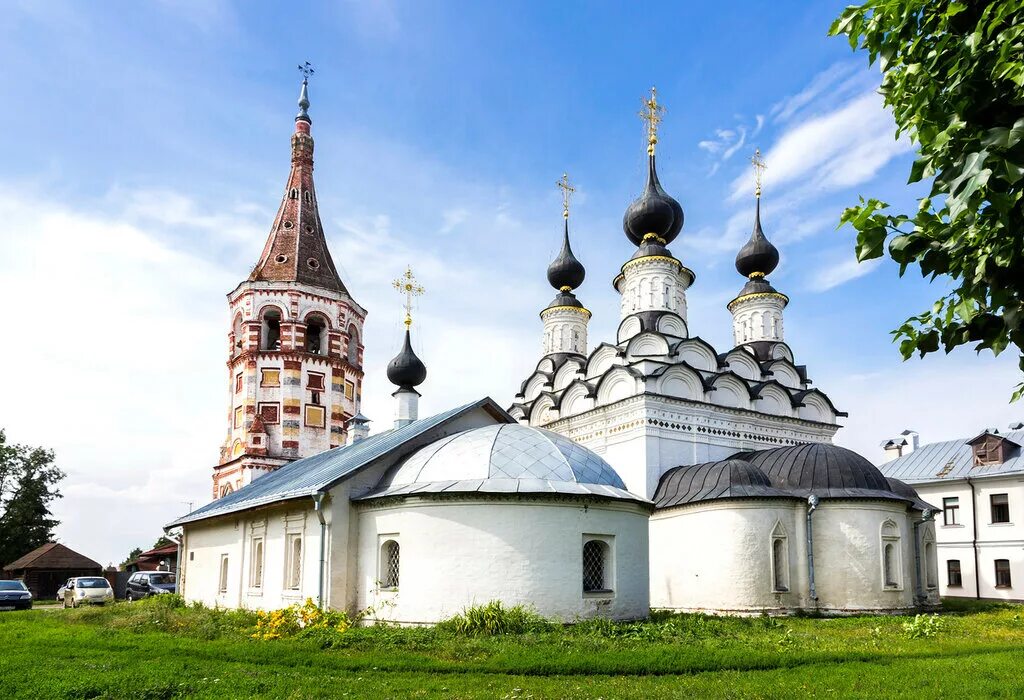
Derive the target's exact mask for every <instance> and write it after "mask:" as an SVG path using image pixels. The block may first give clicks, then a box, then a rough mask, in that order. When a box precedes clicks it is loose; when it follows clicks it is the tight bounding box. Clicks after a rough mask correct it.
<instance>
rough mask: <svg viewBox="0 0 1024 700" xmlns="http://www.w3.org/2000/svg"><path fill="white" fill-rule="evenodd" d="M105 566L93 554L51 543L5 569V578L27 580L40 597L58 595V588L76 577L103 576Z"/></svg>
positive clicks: (46, 598) (45, 598)
mask: <svg viewBox="0 0 1024 700" xmlns="http://www.w3.org/2000/svg"><path fill="white" fill-rule="evenodd" d="M102 575H103V567H102V566H100V565H99V564H98V563H97V562H95V561H93V560H92V559H90V558H89V557H86V556H83V555H81V554H79V553H78V552H76V551H74V550H72V549H68V548H67V547H65V546H64V545H62V544H59V543H57V542H48V543H46V544H44V545H43V546H42V547H39V548H38V549H34V550H32V551H31V552H29V553H28V554H26V555H25V556H23V557H21V558H20V559H17V560H15V561H13V562H11V563H10V564H8V565H7V566H5V567H4V568H3V577H4V578H16V579H21V580H23V581H24V582H25V585H26V586H27V587H28V589H29V590H30V591H32V595H33V596H34V597H35V598H36V599H37V600H39V599H42V600H48V599H51V598H55V597H56V596H57V589H58V588H60V587H61V586H62V585H64V582H65V581H67V580H68V579H69V578H71V577H72V576H102Z"/></svg>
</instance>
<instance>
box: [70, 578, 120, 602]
mask: <svg viewBox="0 0 1024 700" xmlns="http://www.w3.org/2000/svg"><path fill="white" fill-rule="evenodd" d="M113 602H114V589H113V588H111V587H110V584H109V583H108V582H107V579H105V578H101V577H99V576H76V577H75V578H73V579H71V580H69V581H68V582H67V584H66V588H65V589H64V598H63V604H64V607H65V608H67V607H72V608H77V607H78V606H79V605H86V604H90V605H103V604H104V603H113Z"/></svg>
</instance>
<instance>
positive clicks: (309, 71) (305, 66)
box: [299, 61, 316, 82]
mask: <svg viewBox="0 0 1024 700" xmlns="http://www.w3.org/2000/svg"><path fill="white" fill-rule="evenodd" d="M299 71H300V72H301V73H302V80H303V82H305V81H306V80H309V76H311V75H313V73H315V72H316V71H315V70H313V64H312V63H310V62H309V61H306V62H305V63H300V64H299Z"/></svg>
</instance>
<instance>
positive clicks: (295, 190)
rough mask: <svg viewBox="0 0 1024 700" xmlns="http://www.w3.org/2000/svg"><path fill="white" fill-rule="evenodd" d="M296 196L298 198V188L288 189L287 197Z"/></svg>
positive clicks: (292, 197)
mask: <svg viewBox="0 0 1024 700" xmlns="http://www.w3.org/2000/svg"><path fill="white" fill-rule="evenodd" d="M298 198H299V190H298V188H296V187H293V188H291V189H290V190H288V199H298Z"/></svg>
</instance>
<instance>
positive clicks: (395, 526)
mask: <svg viewBox="0 0 1024 700" xmlns="http://www.w3.org/2000/svg"><path fill="white" fill-rule="evenodd" d="M360 509H361V511H362V512H361V514H360V525H359V583H358V589H359V603H358V605H359V607H360V608H366V607H370V606H373V607H375V608H377V611H378V612H377V614H378V616H379V617H381V618H382V619H388V620H393V621H397V622H402V623H429V622H437V621H439V620H443V619H445V618H448V617H451V616H453V615H455V614H456V613H459V612H461V611H462V610H463V609H464V608H465V607H467V606H472V605H478V604H484V603H487V602H489V601H491V600H501V601H502V602H503V603H505V604H506V605H517V604H522V605H527V606H532V607H534V608H536V610H537V612H539V613H540V614H542V615H544V616H547V617H553V618H558V619H561V620H565V621H572V620H575V619H577V618H586V617H593V616H596V615H601V616H605V617H611V618H618V619H631V618H642V617H646V616H647V613H648V609H649V600H648V536H647V521H648V516H647V511H646V510H644V509H643V508H641V507H640V506H637V505H631V504H626V503H590V504H589V505H586V506H585V505H583V504H582V503H577V502H572V501H564V502H556V501H546V500H545V501H541V500H538V501H534V502H529V501H518V502H516V501H511V500H509V501H500V502H496V501H494V500H472V499H466V500H455V499H454V498H449V499H446V500H443V501H440V500H438V501H434V500H425V499H408V500H407V501H405V502H403V503H400V504H397V505H395V504H392V505H389V506H384V507H377V506H360ZM588 536H596V537H600V538H607V540H608V541H609V542H610V546H611V551H612V554H611V558H612V560H613V561H612V567H611V568H612V570H613V572H614V573H613V575H614V585H613V589H614V592H613V594H610V595H607V594H585V593H584V592H583V587H582V549H583V542H584V538H585V537H588ZM389 538H394V539H395V540H396V541H398V542H399V545H400V548H401V550H400V551H401V573H400V584H399V587H398V590H397V591H393V592H392V591H381V590H379V587H378V585H377V582H378V581H380V580H381V574H380V570H379V566H380V549H381V545H382V543H383V541H384V540H385V539H389Z"/></svg>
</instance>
